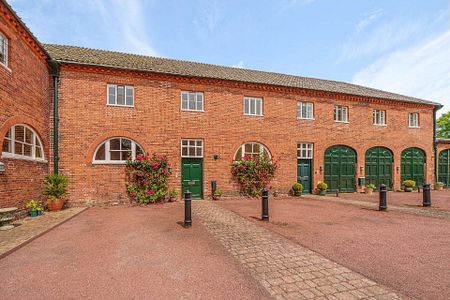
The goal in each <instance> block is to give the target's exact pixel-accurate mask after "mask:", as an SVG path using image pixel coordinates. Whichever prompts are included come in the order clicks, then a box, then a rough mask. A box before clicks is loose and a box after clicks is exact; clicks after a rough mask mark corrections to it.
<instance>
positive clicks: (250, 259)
mask: <svg viewBox="0 0 450 300" xmlns="http://www.w3.org/2000/svg"><path fill="white" fill-rule="evenodd" d="M193 213H194V220H193V221H194V226H195V222H196V221H197V220H199V221H200V222H201V223H202V224H203V225H204V226H205V227H206V228H207V230H208V231H209V232H210V233H211V234H212V235H213V236H214V237H215V238H217V239H218V240H219V241H220V242H221V243H222V244H223V245H224V246H225V248H226V249H227V250H228V251H229V252H230V253H231V255H232V256H234V257H235V258H236V259H237V260H238V261H239V262H240V263H241V264H242V265H243V267H244V268H245V269H246V270H248V272H249V273H250V274H251V275H252V276H253V277H254V278H255V279H256V280H257V281H258V282H259V283H260V284H261V285H262V286H263V287H264V288H265V289H266V290H267V291H268V292H269V293H270V294H271V295H272V296H274V297H275V298H276V299H340V300H344V299H346V300H351V299H400V297H399V296H398V295H397V294H396V293H394V292H392V291H390V290H388V289H387V288H385V287H383V286H381V285H379V284H377V283H376V282H374V281H372V280H370V279H368V278H366V277H364V276H362V275H360V274H358V273H356V272H354V271H352V270H350V269H348V268H346V267H344V266H342V265H339V264H337V263H335V262H333V261H331V260H329V259H326V258H325V257H323V256H321V255H319V254H317V253H315V252H313V251H311V250H309V249H307V248H304V247H302V246H300V245H299V244H296V243H294V242H292V241H290V240H288V239H287V238H284V237H282V236H280V235H278V234H276V233H273V232H271V231H269V230H267V229H265V228H263V227H261V226H258V225H257V224H255V223H253V222H251V221H249V220H246V219H244V218H242V217H241V216H239V215H237V214H236V213H233V212H231V211H229V210H226V209H224V208H221V207H219V206H217V205H216V204H214V203H212V202H211V201H196V202H195V203H193ZM196 219H197V220H196Z"/></svg>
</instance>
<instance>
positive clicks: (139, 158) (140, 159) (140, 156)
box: [136, 154, 144, 161]
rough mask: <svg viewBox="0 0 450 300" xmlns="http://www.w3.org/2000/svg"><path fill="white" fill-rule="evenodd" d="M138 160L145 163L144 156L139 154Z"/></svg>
mask: <svg viewBox="0 0 450 300" xmlns="http://www.w3.org/2000/svg"><path fill="white" fill-rule="evenodd" d="M136 159H137V160H138V161H143V160H144V159H143V157H142V154H138V156H137V157H136Z"/></svg>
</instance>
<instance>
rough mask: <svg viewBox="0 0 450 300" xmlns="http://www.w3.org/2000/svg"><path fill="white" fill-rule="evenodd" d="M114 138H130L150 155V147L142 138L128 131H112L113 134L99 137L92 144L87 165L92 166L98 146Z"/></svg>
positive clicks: (87, 157)
mask: <svg viewBox="0 0 450 300" xmlns="http://www.w3.org/2000/svg"><path fill="white" fill-rule="evenodd" d="M114 137H124V138H128V139H130V140H133V141H135V142H136V143H138V144H139V145H140V146H141V147H142V148H143V149H144V152H146V153H148V149H149V148H150V147H149V146H148V144H147V143H145V142H144V141H143V139H142V138H141V137H139V136H137V135H136V134H134V133H131V132H127V131H112V132H109V133H106V134H104V135H101V136H99V137H98V138H96V139H95V140H94V141H93V142H92V143H91V146H90V147H89V150H88V152H87V156H86V164H87V165H92V157H93V156H94V152H95V150H96V149H97V147H98V145H100V144H101V143H103V142H104V141H106V140H108V139H110V138H114Z"/></svg>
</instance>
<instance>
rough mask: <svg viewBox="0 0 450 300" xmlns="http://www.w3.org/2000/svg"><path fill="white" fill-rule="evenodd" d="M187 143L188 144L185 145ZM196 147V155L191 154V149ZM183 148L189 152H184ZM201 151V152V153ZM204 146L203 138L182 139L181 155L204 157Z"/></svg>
mask: <svg viewBox="0 0 450 300" xmlns="http://www.w3.org/2000/svg"><path fill="white" fill-rule="evenodd" d="M184 143H186V145H184ZM191 148H193V149H194V153H195V154H194V155H190V154H189V153H190V151H189V150H190V149H191ZM183 149H186V150H187V154H183ZM199 151H200V153H199ZM203 154H204V147H203V140H201V139H181V157H184V158H203Z"/></svg>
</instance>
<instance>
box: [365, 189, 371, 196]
mask: <svg viewBox="0 0 450 300" xmlns="http://www.w3.org/2000/svg"><path fill="white" fill-rule="evenodd" d="M365 192H366V194H367V195H372V193H373V189H369V188H366V189H365Z"/></svg>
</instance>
